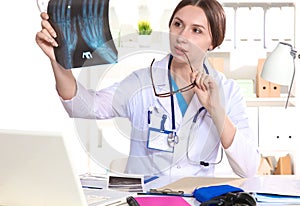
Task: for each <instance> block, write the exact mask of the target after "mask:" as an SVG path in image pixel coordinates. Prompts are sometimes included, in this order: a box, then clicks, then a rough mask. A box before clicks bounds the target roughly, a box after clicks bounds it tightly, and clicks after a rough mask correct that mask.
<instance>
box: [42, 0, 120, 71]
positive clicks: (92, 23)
mask: <svg viewBox="0 0 300 206" xmlns="http://www.w3.org/2000/svg"><path fill="white" fill-rule="evenodd" d="M108 8H109V0H50V1H49V3H48V8H47V13H48V14H49V16H50V18H49V22H50V24H51V25H52V26H53V27H54V29H55V31H56V33H57V38H56V41H57V42H58V44H59V46H58V47H55V48H54V52H55V57H56V60H57V62H58V63H60V64H61V65H62V66H63V67H65V68H66V69H71V68H78V67H85V66H94V65H99V64H112V63H116V62H117V60H118V52H117V49H116V47H115V44H114V42H113V39H112V35H111V32H110V28H109V20H108Z"/></svg>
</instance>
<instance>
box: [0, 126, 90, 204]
mask: <svg viewBox="0 0 300 206" xmlns="http://www.w3.org/2000/svg"><path fill="white" fill-rule="evenodd" d="M0 167H1V169H0V205H8V206H9V205H13V206H19V205H22V206H24V205H30V206H41V205H43V206H53V205H55V206H60V205H61V206H66V205H72V206H77V205H78V206H79V205H80V206H83V205H87V203H86V200H85V196H84V193H83V190H82V188H81V184H80V181H79V178H78V176H77V175H75V173H74V172H73V168H72V164H71V162H70V158H69V156H68V153H67V151H66V147H65V144H64V139H63V136H62V135H60V134H57V133H51V132H30V131H11V130H0Z"/></svg>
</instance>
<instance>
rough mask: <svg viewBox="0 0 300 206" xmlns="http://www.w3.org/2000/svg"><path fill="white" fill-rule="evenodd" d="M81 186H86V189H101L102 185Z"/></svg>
mask: <svg viewBox="0 0 300 206" xmlns="http://www.w3.org/2000/svg"><path fill="white" fill-rule="evenodd" d="M82 188H86V189H96V190H101V189H102V187H93V186H82Z"/></svg>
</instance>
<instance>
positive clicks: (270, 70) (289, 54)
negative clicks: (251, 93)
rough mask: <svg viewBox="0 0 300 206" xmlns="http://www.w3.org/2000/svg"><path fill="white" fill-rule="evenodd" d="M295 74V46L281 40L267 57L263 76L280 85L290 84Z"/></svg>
mask: <svg viewBox="0 0 300 206" xmlns="http://www.w3.org/2000/svg"><path fill="white" fill-rule="evenodd" d="M293 75H294V57H293V47H292V46H291V45H290V44H287V43H283V42H280V43H279V44H278V45H277V47H276V48H275V49H274V51H273V52H272V53H271V54H270V56H269V57H268V58H267V59H266V61H265V63H264V66H263V70H262V72H261V77H262V78H263V79H265V80H267V81H270V82H273V83H275V84H280V85H290V84H291V81H292V79H293Z"/></svg>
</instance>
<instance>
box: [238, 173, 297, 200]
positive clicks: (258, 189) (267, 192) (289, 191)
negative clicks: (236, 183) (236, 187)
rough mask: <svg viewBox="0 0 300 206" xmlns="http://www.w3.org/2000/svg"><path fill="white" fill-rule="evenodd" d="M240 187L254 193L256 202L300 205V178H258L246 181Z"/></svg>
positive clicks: (282, 176) (274, 176) (284, 176)
mask: <svg viewBox="0 0 300 206" xmlns="http://www.w3.org/2000/svg"><path fill="white" fill-rule="evenodd" d="M241 187H242V188H243V189H244V190H245V191H248V192H253V193H255V197H256V198H257V202H261V203H272V204H279V205H282V204H283V203H284V204H300V177H297V176H290V175H288V176H286V175H270V176H259V177H254V178H249V179H247V180H246V181H245V182H244V183H243V184H242V186H241Z"/></svg>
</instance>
